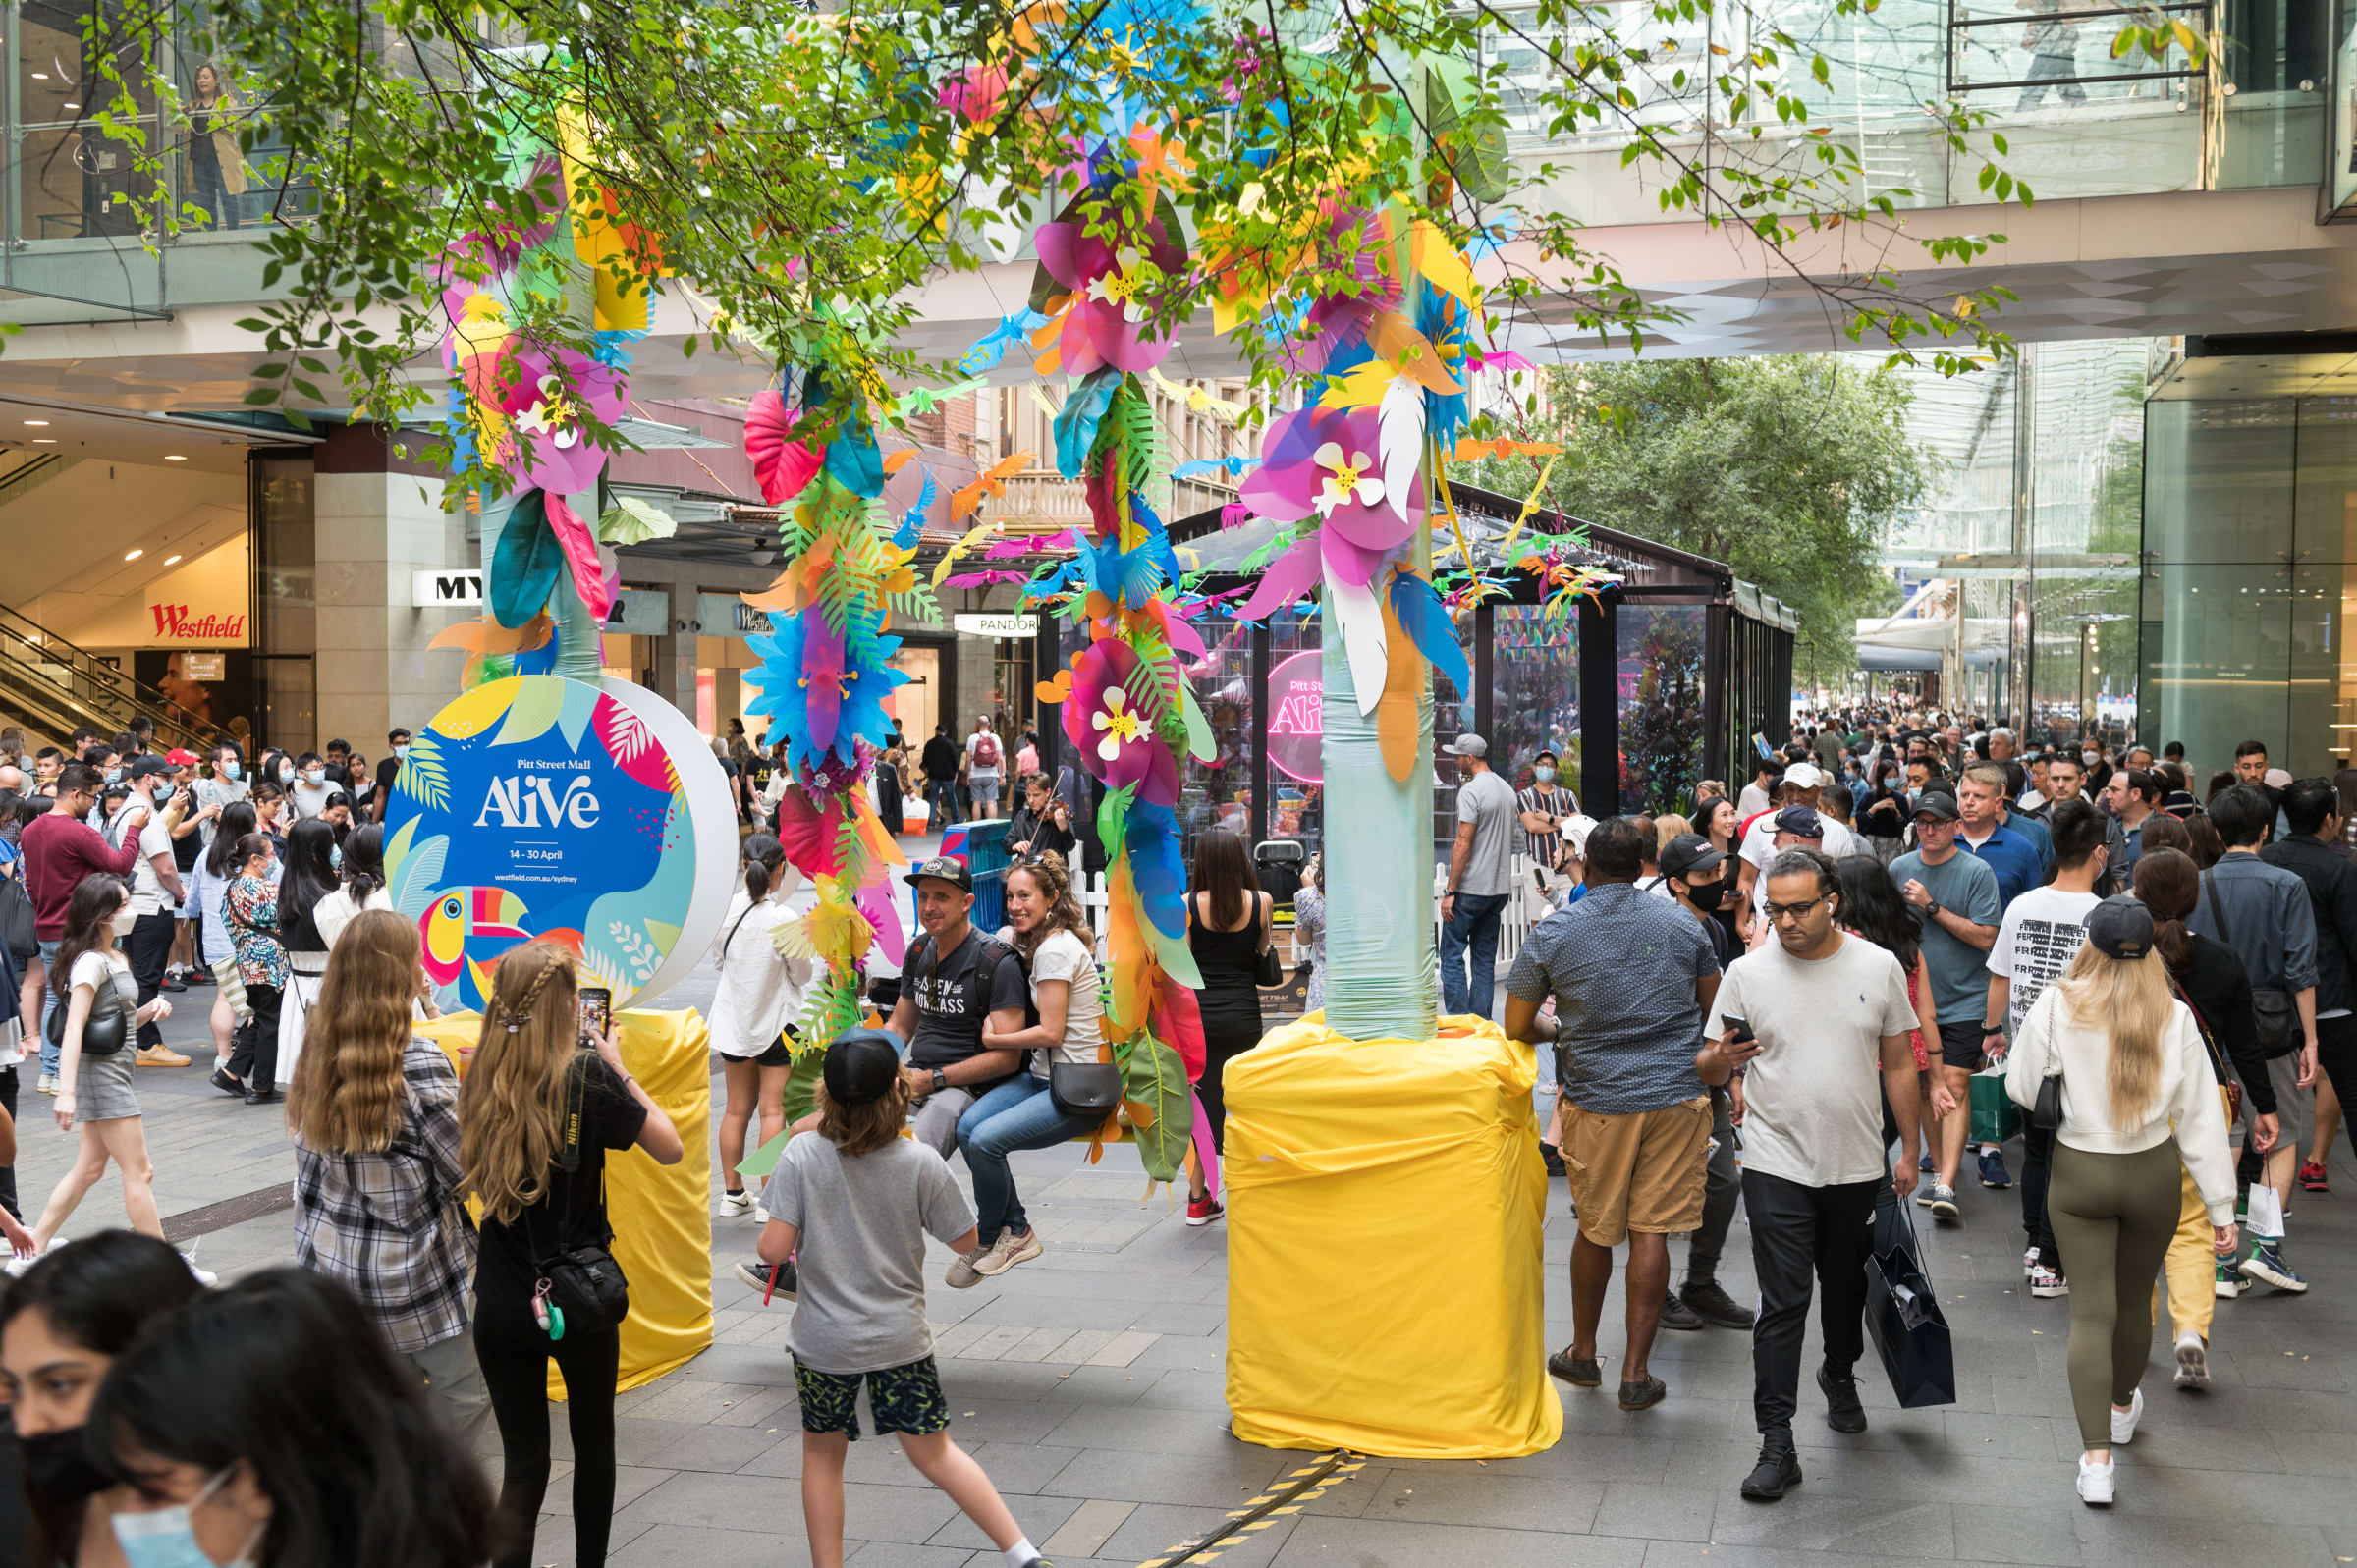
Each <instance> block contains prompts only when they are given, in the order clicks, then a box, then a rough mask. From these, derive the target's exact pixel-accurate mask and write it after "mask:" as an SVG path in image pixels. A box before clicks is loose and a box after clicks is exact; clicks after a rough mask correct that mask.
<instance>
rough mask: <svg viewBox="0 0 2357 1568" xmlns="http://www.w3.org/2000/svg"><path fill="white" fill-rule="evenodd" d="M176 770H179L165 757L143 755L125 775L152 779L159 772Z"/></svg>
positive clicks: (131, 777)
mask: <svg viewBox="0 0 2357 1568" xmlns="http://www.w3.org/2000/svg"><path fill="white" fill-rule="evenodd" d="M176 771H177V770H176V769H174V768H173V766H172V764H170V763H168V762H166V761H165V760H164V759H163V758H161V757H158V756H153V755H148V756H143V757H141V758H139V759H138V760H137V762H135V763H133V764H132V765H131V767H130V769H129V770H128V771H127V772H126V773H125V775H124V777H126V778H130V779H152V778H154V777H155V776H156V775H157V774H159V773H173V772H176Z"/></svg>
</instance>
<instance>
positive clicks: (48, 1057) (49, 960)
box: [41, 937, 66, 1077]
mask: <svg viewBox="0 0 2357 1568" xmlns="http://www.w3.org/2000/svg"><path fill="white" fill-rule="evenodd" d="M62 946H65V939H64V938H63V937H60V938H59V939H58V940H57V941H55V942H44V943H42V944H41V970H42V974H41V1071H43V1072H45V1073H48V1074H50V1075H51V1076H53V1077H54V1076H55V1075H56V1073H57V1068H58V1058H60V1057H61V1056H63V1055H64V1054H66V1048H65V1047H63V1046H53V1045H51V1044H50V1043H49V1015H50V1014H51V1013H52V1012H55V1011H56V1010H57V975H56V974H55V972H54V971H55V970H56V968H57V949H58V948H60V947H62Z"/></svg>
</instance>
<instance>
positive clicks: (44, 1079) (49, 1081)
mask: <svg viewBox="0 0 2357 1568" xmlns="http://www.w3.org/2000/svg"><path fill="white" fill-rule="evenodd" d="M33 1090H34V1092H35V1093H37V1094H44V1095H53V1094H55V1093H57V1074H56V1073H53V1072H45V1073H42V1074H41V1081H40V1082H39V1083H37V1084H35V1085H33Z"/></svg>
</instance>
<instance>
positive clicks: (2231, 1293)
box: [2212, 1258, 2251, 1301]
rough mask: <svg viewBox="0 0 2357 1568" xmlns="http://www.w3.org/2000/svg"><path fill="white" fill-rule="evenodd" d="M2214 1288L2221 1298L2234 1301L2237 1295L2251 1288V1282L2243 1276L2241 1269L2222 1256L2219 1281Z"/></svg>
mask: <svg viewBox="0 0 2357 1568" xmlns="http://www.w3.org/2000/svg"><path fill="white" fill-rule="evenodd" d="M2212 1288H2213V1289H2214V1290H2215V1291H2216V1292H2217V1295H2218V1298H2219V1300H2220V1301H2232V1300H2233V1299H2234V1298H2235V1297H2236V1296H2239V1295H2241V1294H2242V1293H2243V1292H2244V1291H2246V1290H2248V1289H2250V1288H2251V1282H2250V1281H2249V1280H2248V1279H2245V1278H2243V1277H2242V1272H2241V1271H2240V1270H2238V1269H2236V1268H2235V1267H2234V1266H2233V1265H2232V1264H2230V1263H2227V1262H2226V1261H2225V1260H2224V1259H2222V1258H2221V1259H2220V1260H2219V1264H2218V1282H2217V1283H2216V1284H2215V1285H2214V1286H2213V1287H2212Z"/></svg>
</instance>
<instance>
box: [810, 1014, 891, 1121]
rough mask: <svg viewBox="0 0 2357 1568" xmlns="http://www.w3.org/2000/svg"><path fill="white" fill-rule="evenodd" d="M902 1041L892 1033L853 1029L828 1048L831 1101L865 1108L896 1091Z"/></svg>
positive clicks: (827, 1065)
mask: <svg viewBox="0 0 2357 1568" xmlns="http://www.w3.org/2000/svg"><path fill="white" fill-rule="evenodd" d="M900 1071H901V1037H900V1036H899V1035H896V1034H894V1033H893V1032H892V1031H891V1030H889V1029H850V1030H846V1031H845V1032H844V1033H842V1034H839V1035H837V1036H836V1037H835V1039H834V1041H833V1043H832V1044H830V1045H829V1046H828V1047H827V1061H826V1069H825V1073H826V1081H827V1098H828V1099H829V1100H832V1101H834V1102H835V1103H836V1104H837V1105H839V1106H864V1105H867V1104H869V1103H870V1102H872V1101H877V1100H881V1099H883V1098H884V1096H885V1095H887V1094H889V1093H891V1091H892V1080H893V1079H894V1078H896V1077H898V1076H900Z"/></svg>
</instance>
